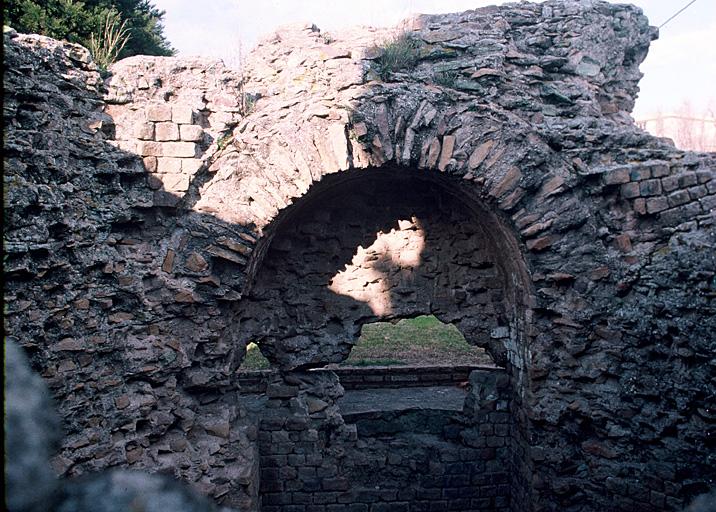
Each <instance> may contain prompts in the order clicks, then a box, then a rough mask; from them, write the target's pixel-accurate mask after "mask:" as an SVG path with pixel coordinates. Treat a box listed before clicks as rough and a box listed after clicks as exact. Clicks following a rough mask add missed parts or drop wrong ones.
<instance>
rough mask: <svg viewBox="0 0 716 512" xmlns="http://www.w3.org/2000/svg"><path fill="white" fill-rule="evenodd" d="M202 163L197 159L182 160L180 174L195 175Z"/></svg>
mask: <svg viewBox="0 0 716 512" xmlns="http://www.w3.org/2000/svg"><path fill="white" fill-rule="evenodd" d="M202 165H203V162H202V161H201V160H199V159H198V158H183V159H182V161H181V172H183V173H184V174H196V173H197V171H198V170H199V169H201V166H202Z"/></svg>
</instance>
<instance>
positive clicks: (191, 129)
mask: <svg viewBox="0 0 716 512" xmlns="http://www.w3.org/2000/svg"><path fill="white" fill-rule="evenodd" d="M179 136H180V138H181V140H184V141H189V142H199V141H200V140H201V139H202V137H203V136H204V129H203V128H202V127H201V126H197V125H195V124H183V125H181V126H179Z"/></svg>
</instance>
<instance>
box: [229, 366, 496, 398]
mask: <svg viewBox="0 0 716 512" xmlns="http://www.w3.org/2000/svg"><path fill="white" fill-rule="evenodd" d="M473 370H485V371H502V368H498V367H496V366H476V365H464V366H372V367H366V368H355V367H352V368H348V367H346V368H335V369H331V370H328V369H316V370H312V371H314V372H327V371H331V372H333V373H335V374H336V375H338V378H339V379H340V382H341V385H342V386H343V388H344V389H346V390H351V389H367V388H403V387H429V386H451V385H462V384H465V383H467V381H468V378H469V376H470V372H472V371H473ZM276 372H277V370H252V371H243V372H240V373H239V374H238V378H237V381H238V385H239V389H240V391H241V392H242V393H265V392H266V383H267V382H268V381H269V379H270V378H271V376H273V375H275V374H276Z"/></svg>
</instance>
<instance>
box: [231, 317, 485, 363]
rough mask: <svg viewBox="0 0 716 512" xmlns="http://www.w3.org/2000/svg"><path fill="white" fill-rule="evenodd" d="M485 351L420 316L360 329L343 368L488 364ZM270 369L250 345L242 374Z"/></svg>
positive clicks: (450, 328) (449, 328)
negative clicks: (358, 336) (247, 371)
mask: <svg viewBox="0 0 716 512" xmlns="http://www.w3.org/2000/svg"><path fill="white" fill-rule="evenodd" d="M491 363H492V359H491V358H490V356H488V355H487V354H486V353H485V351H484V350H482V349H479V348H476V347H473V346H471V345H468V343H467V341H465V338H464V337H463V336H462V334H460V331H458V330H457V328H456V327H455V326H454V325H449V324H443V323H442V322H440V320H438V319H437V318H435V317H434V316H419V317H416V318H407V319H403V320H399V321H398V322H397V323H395V324H392V323H389V322H376V323H373V324H367V325H365V326H363V330H362V331H361V336H360V338H359V339H358V343H357V344H356V345H355V347H353V350H352V351H351V354H350V356H349V357H348V359H347V360H346V361H345V362H343V363H342V366H393V365H396V366H397V365H416V366H427V365H431V366H433V365H434V366H441V365H451V366H454V365H464V364H491ZM269 366H270V364H269V362H268V361H267V360H266V358H264V357H263V355H261V351H260V350H259V347H258V346H257V345H256V344H255V343H250V344H249V346H248V347H247V352H246V359H245V360H244V363H243V364H242V365H241V368H242V369H244V370H261V369H266V368H268V367H269Z"/></svg>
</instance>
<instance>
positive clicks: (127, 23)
mask: <svg viewBox="0 0 716 512" xmlns="http://www.w3.org/2000/svg"><path fill="white" fill-rule="evenodd" d="M163 17H164V11H161V10H159V9H157V8H156V7H155V6H154V5H153V4H152V2H151V1H150V0H5V2H3V18H4V20H3V23H5V24H6V25H10V26H11V27H12V28H14V29H15V30H17V31H18V32H23V33H33V34H41V35H44V36H49V37H53V38H55V39H64V40H67V41H70V42H72V43H79V44H81V45H83V46H85V47H87V48H89V49H90V51H91V52H92V55H93V57H94V59H95V62H97V64H98V65H99V66H100V67H106V66H107V65H109V64H111V63H112V62H114V60H117V59H123V58H125V57H130V56H132V55H160V56H169V55H173V54H174V53H175V51H174V49H173V48H172V46H171V44H170V43H169V42H168V41H167V40H166V38H165V37H164V26H163V25H162V19H163Z"/></svg>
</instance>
